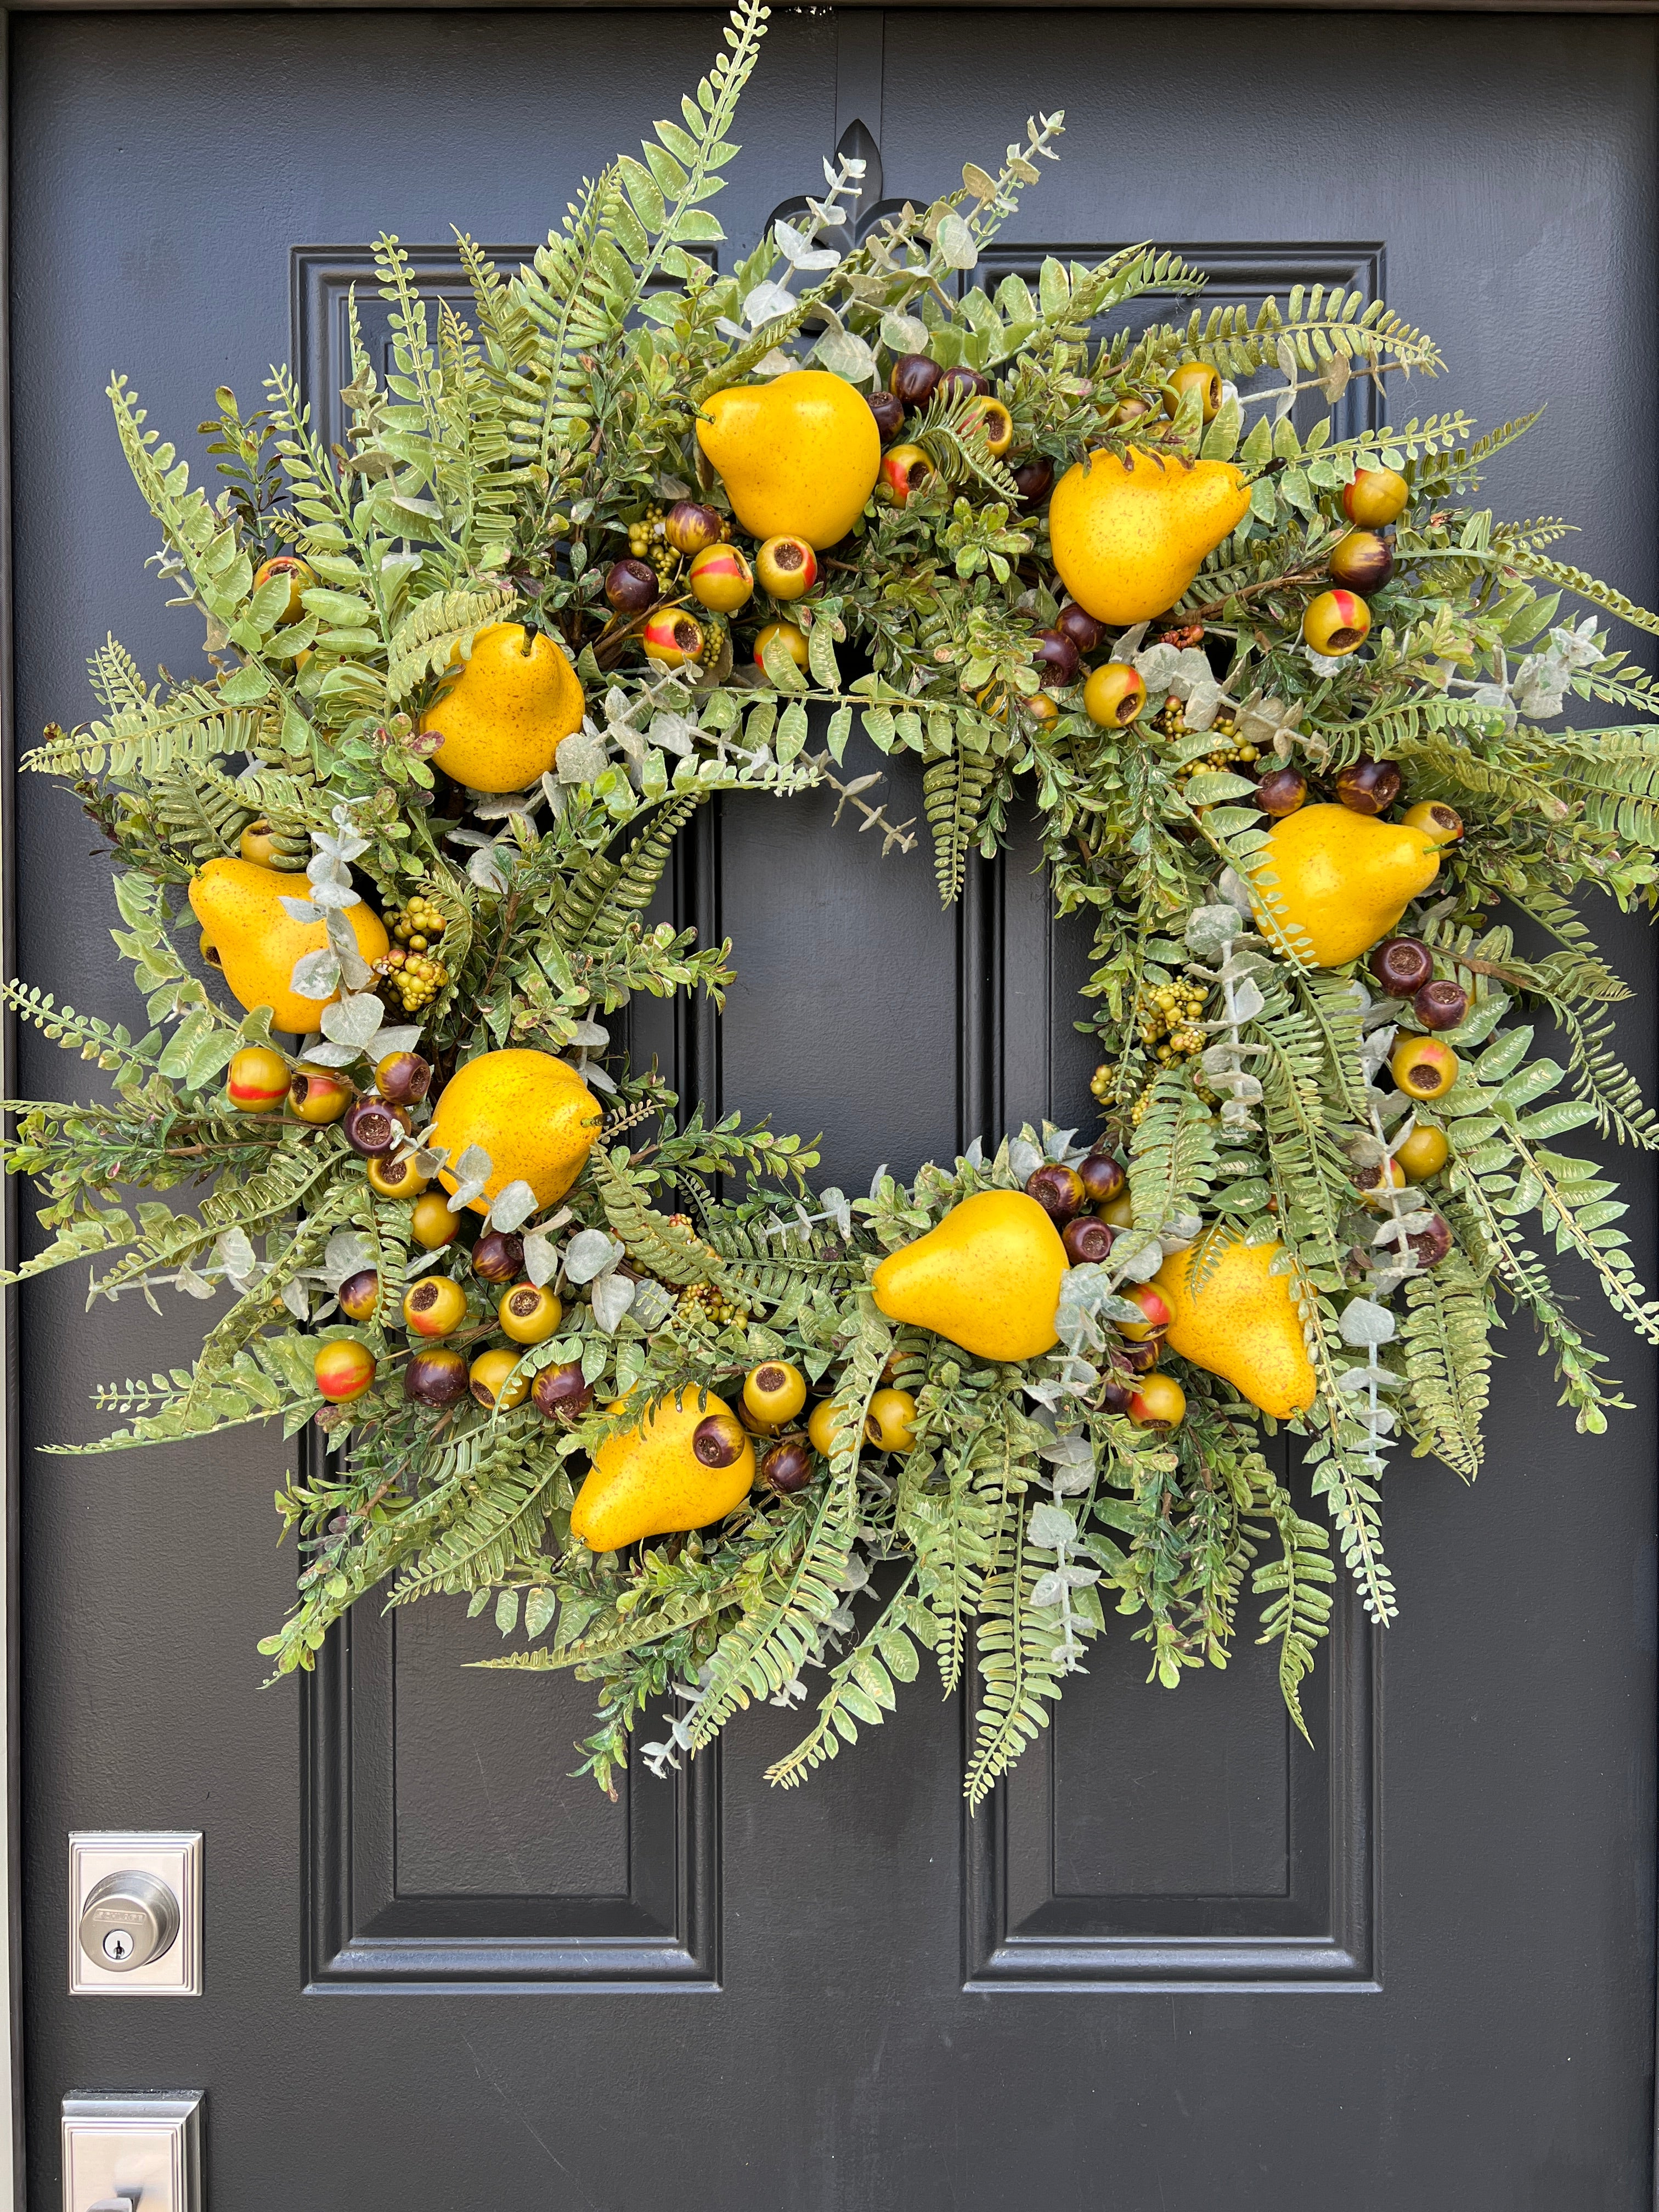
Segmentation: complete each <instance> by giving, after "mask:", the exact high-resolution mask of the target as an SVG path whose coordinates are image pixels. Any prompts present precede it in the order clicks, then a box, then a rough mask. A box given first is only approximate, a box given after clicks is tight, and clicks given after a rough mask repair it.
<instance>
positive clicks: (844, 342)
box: [812, 331, 876, 384]
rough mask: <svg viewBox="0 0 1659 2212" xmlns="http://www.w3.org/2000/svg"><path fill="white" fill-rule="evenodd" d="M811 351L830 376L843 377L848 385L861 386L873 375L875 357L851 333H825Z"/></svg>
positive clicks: (859, 338)
mask: <svg viewBox="0 0 1659 2212" xmlns="http://www.w3.org/2000/svg"><path fill="white" fill-rule="evenodd" d="M812 350H813V353H814V355H815V356H816V357H817V359H818V360H819V361H821V362H823V366H824V367H825V368H827V369H828V370H829V372H830V374H832V375H834V376H844V377H845V378H846V380H847V381H848V383H849V384H862V383H863V381H864V380H865V378H866V376H873V375H874V374H875V370H876V356H874V354H872V352H871V350H870V349H869V347H868V346H867V345H866V343H864V340H863V339H862V338H861V337H855V336H854V333H853V332H852V331H825V332H824V333H823V337H821V338H820V339H819V340H818V342H817V345H816V346H814V348H813V349H812Z"/></svg>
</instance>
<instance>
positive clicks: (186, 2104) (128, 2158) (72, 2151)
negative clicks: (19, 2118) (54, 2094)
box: [63, 2089, 205, 2212]
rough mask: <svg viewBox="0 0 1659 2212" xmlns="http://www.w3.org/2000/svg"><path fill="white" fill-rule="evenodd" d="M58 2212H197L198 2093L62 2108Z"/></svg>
mask: <svg viewBox="0 0 1659 2212" xmlns="http://www.w3.org/2000/svg"><path fill="white" fill-rule="evenodd" d="M63 2141H64V2212H94V2208H96V2207H98V2206H100V2205H113V2204H119V2203H121V2202H122V2201H123V2199H125V2201H126V2203H129V2204H130V2205H131V2207H132V2208H133V2212H203V2207H204V2203H205V2198H204V2195H203V2189H202V2092H201V2091H200V2090H199V2089H176V2090H172V2091H169V2092H167V2093H165V2094H161V2095H156V2096H108V2097H105V2096H98V2095H94V2094H93V2093H90V2092H88V2091H85V2090H75V2091H72V2092H71V2093H70V2095H69V2096H67V2097H65V2098H64V2118H63Z"/></svg>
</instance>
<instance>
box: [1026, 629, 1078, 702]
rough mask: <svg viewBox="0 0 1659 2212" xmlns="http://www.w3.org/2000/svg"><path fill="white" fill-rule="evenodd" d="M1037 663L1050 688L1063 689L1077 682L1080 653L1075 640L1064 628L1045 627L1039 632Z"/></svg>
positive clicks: (1044, 680)
mask: <svg viewBox="0 0 1659 2212" xmlns="http://www.w3.org/2000/svg"><path fill="white" fill-rule="evenodd" d="M1035 651H1036V661H1037V665H1038V666H1039V667H1040V668H1041V669H1042V680H1043V682H1044V683H1045V684H1048V687H1049V688H1050V690H1055V691H1060V690H1064V689H1065V687H1066V685H1067V684H1075V683H1076V681H1077V671H1078V665H1079V654H1078V649H1077V644H1076V641H1075V640H1073V639H1072V638H1069V637H1067V635H1066V633H1065V631H1064V630H1063V629H1043V630H1039V631H1038V632H1037V638H1036V647H1035Z"/></svg>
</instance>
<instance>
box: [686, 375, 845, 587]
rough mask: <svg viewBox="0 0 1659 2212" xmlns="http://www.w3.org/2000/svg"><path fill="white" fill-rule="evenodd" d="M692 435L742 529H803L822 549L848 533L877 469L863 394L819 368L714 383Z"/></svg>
mask: <svg viewBox="0 0 1659 2212" xmlns="http://www.w3.org/2000/svg"><path fill="white" fill-rule="evenodd" d="M697 443H698V444H699V445H700V446H701V447H702V449H703V451H704V453H707V454H708V459H709V460H710V461H711V462H712V463H713V465H714V467H715V468H716V469H717V470H718V471H720V482H721V483H723V484H724V485H725V486H726V496H727V497H728V498H729V499H730V500H731V502H732V512H733V513H735V514H736V516H737V518H738V521H739V522H740V523H741V524H742V525H743V526H744V529H745V530H748V531H751V532H753V533H754V535H755V536H756V537H757V538H786V537H787V538H805V540H806V542H807V544H809V545H811V546H814V547H816V548H817V550H818V551H819V552H822V551H823V549H824V547H825V546H826V545H838V544H840V543H841V541H842V538H845V537H846V535H847V533H848V531H849V530H850V529H851V528H852V527H853V525H854V523H855V522H856V521H857V520H858V519H859V517H860V514H861V513H863V512H864V502H865V501H866V499H868V498H869V496H870V495H871V493H872V491H873V490H874V489H875V488H876V478H877V477H878V474H879V473H880V471H881V433H880V431H879V430H878V429H877V428H876V418H875V416H874V415H873V414H872V412H871V410H870V403H869V401H868V400H867V399H866V398H863V397H862V396H861V394H860V393H859V392H855V391H854V388H853V386H851V385H850V384H848V382H847V380H846V379H845V378H844V377H840V376H832V375H831V374H829V370H828V369H825V368H792V369H790V370H788V371H787V373H786V374H784V375H782V376H777V377H774V378H773V380H772V381H771V383H769V384H738V385H733V386H732V387H731V389H730V390H729V391H726V392H715V394H714V397H713V398H712V399H705V400H704V401H703V403H702V416H700V417H699V418H698V422H697Z"/></svg>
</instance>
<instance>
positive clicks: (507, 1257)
mask: <svg viewBox="0 0 1659 2212" xmlns="http://www.w3.org/2000/svg"><path fill="white" fill-rule="evenodd" d="M472 1272H473V1273H474V1274H475V1275H477V1277H478V1279H479V1280H480V1281H481V1282H485V1283H516V1282H517V1281H518V1280H519V1279H520V1276H521V1275H522V1274H523V1273H524V1239H523V1237H513V1236H510V1235H507V1233H506V1232H504V1231H501V1230H500V1229H486V1230H485V1231H484V1233H483V1236H482V1237H480V1238H479V1239H478V1241H477V1243H476V1244H475V1245H474V1246H473V1247H472Z"/></svg>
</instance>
